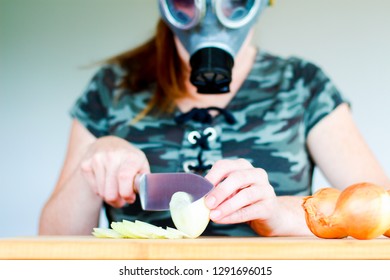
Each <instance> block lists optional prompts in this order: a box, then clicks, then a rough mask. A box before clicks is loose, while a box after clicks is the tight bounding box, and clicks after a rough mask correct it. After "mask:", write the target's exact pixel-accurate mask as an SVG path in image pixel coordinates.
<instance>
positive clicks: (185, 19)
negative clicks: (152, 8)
mask: <svg viewBox="0 0 390 280" xmlns="http://www.w3.org/2000/svg"><path fill="white" fill-rule="evenodd" d="M198 2H199V1H197V0H161V1H160V3H161V5H162V7H163V12H164V13H165V16H166V18H167V19H168V20H169V21H170V22H171V24H173V25H174V26H176V27H178V28H180V29H184V30H185V29H190V28H191V27H193V26H195V25H196V24H197V23H198V22H199V20H200V14H201V12H200V7H199V4H198Z"/></svg>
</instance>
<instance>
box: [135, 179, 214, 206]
mask: <svg viewBox="0 0 390 280" xmlns="http://www.w3.org/2000/svg"><path fill="white" fill-rule="evenodd" d="M212 188H213V184H211V183H210V182H209V181H208V180H207V179H205V178H203V177H202V176H200V175H197V174H193V173H148V174H138V175H136V177H135V180H134V190H135V192H136V193H138V195H139V198H140V201H141V207H142V209H143V210H147V211H166V210H169V202H170V201H171V198H172V195H173V194H174V193H175V192H186V193H189V194H190V195H191V196H192V198H193V201H195V200H198V199H199V198H201V197H203V196H204V195H206V194H207V193H208V192H209V191H210V190H211V189H212Z"/></svg>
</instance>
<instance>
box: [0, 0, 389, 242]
mask: <svg viewBox="0 0 390 280" xmlns="http://www.w3.org/2000/svg"><path fill="white" fill-rule="evenodd" d="M157 19H158V8H157V0H0V221H1V226H0V237H13V236H28V235H36V234H37V229H38V218H39V215H40V211H41V208H42V206H43V204H44V203H45V201H46V200H47V198H48V197H49V195H50V193H51V191H52V189H53V187H54V185H55V182H56V179H57V176H58V174H59V171H60V168H61V166H62V161H63V159H64V155H65V151H66V148H67V140H68V133H69V129H70V124H71V119H70V117H69V109H70V108H71V106H72V105H73V102H74V101H75V100H76V98H77V97H78V96H79V95H80V94H81V92H82V91H83V90H84V88H85V86H86V84H87V83H88V81H89V79H90V78H91V76H92V75H93V74H94V72H95V71H96V70H97V66H96V64H95V63H96V62H98V61H101V60H103V59H105V58H108V57H110V56H113V55H115V54H117V53H119V52H122V51H125V50H127V49H129V48H132V47H134V46H136V45H138V44H140V43H141V42H143V41H144V40H145V39H147V38H149V37H150V36H152V34H153V32H154V27H155V24H156V22H157ZM256 32H257V33H256V43H257V44H258V45H259V46H260V47H262V48H263V49H266V50H268V51H270V52H272V53H274V54H277V55H281V56H289V55H295V56H300V57H302V58H305V59H307V60H310V61H312V62H314V63H316V64H318V65H320V66H321V67H322V68H323V69H324V70H325V72H326V73H327V74H328V75H329V76H330V77H331V78H332V80H333V81H334V83H335V84H336V85H337V87H338V88H339V89H340V90H341V91H342V92H343V94H344V95H345V96H346V97H347V98H348V99H349V100H350V101H351V103H352V109H353V114H354V118H355V120H356V122H357V124H358V126H359V128H360V130H361V132H362V133H363V135H364V136H365V138H366V140H367V142H368V143H369V145H370V146H371V148H372V150H373V151H374V153H375V155H376V156H377V158H378V160H379V161H380V162H381V163H382V165H383V166H384V168H385V170H386V172H387V173H388V174H390V148H389V144H390V131H389V128H390V125H389V119H390V111H389V105H390V76H389V74H390V71H389V65H390V54H389V50H390V1H387V0H371V1H369V2H367V1H364V0H343V1H340V0H294V1H291V0H289V1H287V0H277V1H276V4H275V6H274V7H272V8H270V9H268V10H267V11H265V13H264V14H263V15H262V17H261V19H260V21H259V23H258V24H257V31H256ZM324 137H326V135H324ZM325 186H327V182H326V179H325V178H323V177H322V175H321V173H320V172H318V171H316V173H315V181H314V187H315V188H321V187H325ZM64 215H66V213H64ZM102 223H104V219H103V220H102Z"/></svg>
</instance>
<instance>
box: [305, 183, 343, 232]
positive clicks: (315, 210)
mask: <svg viewBox="0 0 390 280" xmlns="http://www.w3.org/2000/svg"><path fill="white" fill-rule="evenodd" d="M340 193H341V191H340V190H338V189H333V188H323V189H320V190H318V191H317V192H316V193H315V194H314V195H312V196H308V197H306V198H304V202H303V205H302V206H303V208H304V209H305V219H306V223H307V225H308V226H309V229H310V230H311V232H312V233H313V234H314V235H316V236H318V237H321V238H344V237H347V234H346V231H345V229H344V228H343V227H342V226H341V227H340V226H339V225H334V224H329V222H328V221H327V219H328V217H329V216H330V215H332V214H333V212H334V210H335V207H336V202H337V199H338V197H339V196H340Z"/></svg>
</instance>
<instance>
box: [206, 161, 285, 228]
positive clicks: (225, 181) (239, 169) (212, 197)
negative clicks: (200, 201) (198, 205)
mask: <svg viewBox="0 0 390 280" xmlns="http://www.w3.org/2000/svg"><path fill="white" fill-rule="evenodd" d="M206 179H208V180H209V181H210V182H211V183H212V184H213V185H214V186H215V188H214V189H213V190H212V191H211V192H210V193H209V194H208V195H207V197H206V206H207V207H208V208H210V209H211V212H210V219H211V220H212V221H214V222H216V223H221V224H234V223H243V222H249V221H253V220H260V221H263V222H264V223H267V221H270V220H271V219H272V218H273V217H274V216H275V213H276V210H277V209H278V202H277V199H276V195H275V192H274V189H273V187H272V186H271V185H270V183H269V181H268V175H267V173H266V171H265V170H263V169H261V168H255V167H253V166H252V164H251V163H250V162H248V161H247V160H244V159H237V160H220V161H217V162H216V163H215V164H214V165H213V167H212V168H211V170H210V171H209V173H208V174H207V176H206Z"/></svg>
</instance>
